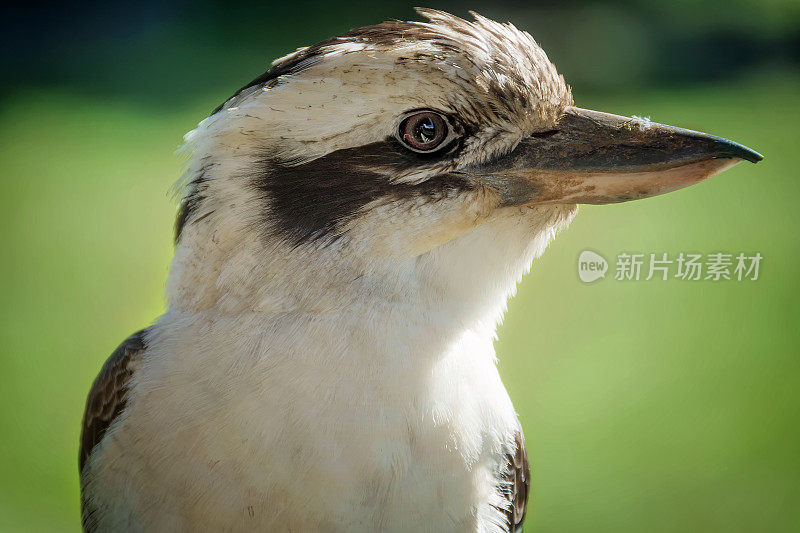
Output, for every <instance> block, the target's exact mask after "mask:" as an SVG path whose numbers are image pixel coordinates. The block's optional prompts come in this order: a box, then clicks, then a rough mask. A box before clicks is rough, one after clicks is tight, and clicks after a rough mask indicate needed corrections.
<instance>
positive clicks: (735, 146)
mask: <svg viewBox="0 0 800 533" xmlns="http://www.w3.org/2000/svg"><path fill="white" fill-rule="evenodd" d="M719 157H728V158H736V159H742V160H744V161H750V162H751V163H758V162H759V161H761V160H762V159H764V156H763V155H761V154H759V153H758V152H756V151H755V150H752V149H750V148H748V147H747V146H745V145H743V144H739V143H736V142H733V141H729V140H727V139H725V140H724V141H723V142H722V143H721V146H720V150H719Z"/></svg>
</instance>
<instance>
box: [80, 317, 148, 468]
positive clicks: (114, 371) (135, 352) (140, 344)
mask: <svg viewBox="0 0 800 533" xmlns="http://www.w3.org/2000/svg"><path fill="white" fill-rule="evenodd" d="M145 331H146V330H141V331H139V332H137V333H134V334H133V335H131V336H130V337H128V338H127V339H125V341H123V343H122V344H120V345H119V347H118V348H117V349H116V350H114V353H112V354H111V357H109V358H108V360H107V361H106V362H105V364H104V365H103V368H102V369H100V373H99V374H98V375H97V378H95V380H94V383H93V384H92V389H91V390H90V391H89V397H88V398H87V399H86V411H84V414H83V429H82V431H81V451H80V455H79V456H78V467H79V470H80V471H81V472H83V465H84V464H85V463H86V460H87V459H88V458H89V454H90V453H92V449H93V448H94V447H95V446H96V445H97V444H98V443H99V442H100V441H101V440H102V439H103V436H104V435H105V434H106V431H107V430H108V427H109V426H110V425H111V423H112V422H113V421H114V419H116V418H117V415H119V414H120V413H121V412H122V409H123V408H124V407H125V404H126V402H127V396H128V383H129V381H130V379H131V376H132V375H133V373H134V372H135V371H136V368H137V367H138V366H139V364H140V362H141V359H142V354H143V353H144V351H145V348H146V345H145V341H144V335H145Z"/></svg>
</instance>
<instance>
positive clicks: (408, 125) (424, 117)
mask: <svg viewBox="0 0 800 533" xmlns="http://www.w3.org/2000/svg"><path fill="white" fill-rule="evenodd" d="M398 134H399V137H400V140H401V141H403V144H405V145H406V146H407V147H408V148H410V149H411V150H413V151H415V152H425V153H428V152H433V151H434V150H436V149H437V148H439V147H440V146H441V145H442V143H443V142H444V141H445V140H447V139H448V138H449V137H450V135H449V131H448V127H447V121H446V120H445V119H444V118H443V117H442V116H441V115H440V114H438V113H434V112H433V111H421V112H418V113H414V114H412V115H409V116H407V117H406V118H404V119H403V121H402V122H400V131H399V132H398Z"/></svg>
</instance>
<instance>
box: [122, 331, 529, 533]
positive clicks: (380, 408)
mask: <svg viewBox="0 0 800 533" xmlns="http://www.w3.org/2000/svg"><path fill="white" fill-rule="evenodd" d="M339 333H340V334H339V335H335V334H333V333H332V332H330V331H328V332H327V334H325V333H324V332H322V331H319V328H310V329H308V330H307V331H306V332H305V334H304V335H303V336H302V339H304V340H303V341H295V342H294V344H288V343H286V342H280V338H279V337H276V336H275V335H273V336H272V337H271V339H270V340H267V341H265V340H264V339H263V338H261V339H260V340H257V339H256V337H255V336H253V337H251V338H248V337H247V336H246V335H245V336H241V335H240V336H238V337H237V338H236V339H233V338H227V339H225V338H221V337H218V338H216V339H210V338H207V339H206V340H205V342H204V344H203V348H202V349H201V350H198V349H195V350H194V353H192V355H191V357H192V358H193V361H192V365H191V366H186V367H184V369H182V368H181V366H182V363H181V362H180V361H181V360H182V359H184V357H189V355H188V353H187V354H185V355H184V354H173V357H171V358H170V359H169V363H168V364H167V365H166V367H164V366H162V367H161V368H160V369H157V374H158V375H160V376H161V377H160V378H158V379H154V380H152V381H148V383H147V385H144V384H143V385H142V390H141V392H142V394H141V395H140V399H138V403H139V405H132V408H133V409H132V411H131V417H136V416H141V417H148V420H146V421H145V422H144V423H143V425H145V426H151V427H164V425H165V424H170V426H169V428H170V429H169V431H168V432H161V434H158V435H157V436H156V437H155V440H154V441H152V442H149V443H147V444H145V445H143V446H144V447H145V448H146V449H145V450H142V449H141V448H140V450H139V451H140V452H141V451H144V452H145V453H146V454H147V455H150V456H151V457H150V459H151V460H150V461H149V462H151V463H154V462H158V463H161V464H169V465H170V466H169V470H168V471H164V472H159V473H158V477H159V479H158V483H157V485H159V486H158V487H157V488H156V489H155V490H156V491H160V490H162V488H164V487H166V488H169V489H170V490H169V491H168V492H169V496H165V498H167V499H168V500H171V505H174V507H175V508H177V509H181V513H182V516H183V517H184V518H185V520H186V523H187V524H188V525H191V524H198V523H204V524H217V523H218V524H219V525H220V526H225V527H224V528H228V527H229V526H231V524H233V525H234V526H235V527H234V528H233V529H238V528H241V529H248V528H254V527H263V528H277V527H283V528H285V527H289V528H290V529H292V530H312V529H313V530H332V531H354V530H370V531H375V530H385V531H391V530H395V531H400V530H409V529H412V530H420V531H422V530H429V529H430V530H433V529H436V530H439V531H441V530H460V531H464V530H482V529H483V528H482V527H480V523H481V521H482V520H483V515H486V514H489V513H491V512H493V511H492V509H491V508H490V505H489V502H491V501H492V500H493V497H494V496H493V494H494V492H495V491H496V490H497V483H498V471H499V469H500V468H502V464H501V463H502V460H503V454H504V451H505V450H504V445H505V444H506V443H507V440H508V438H509V436H510V435H512V434H513V431H514V428H515V424H516V419H515V415H514V411H513V407H512V406H511V404H510V401H509V399H508V396H507V394H506V392H505V389H504V388H503V386H502V384H501V382H500V380H499V376H498V375H497V371H496V369H495V366H494V362H493V352H492V351H491V350H492V347H491V340H490V339H483V338H482V337H481V336H479V335H476V334H474V333H472V332H465V333H464V334H463V335H461V336H460V337H458V338H456V339H454V340H453V341H452V342H450V343H447V344H446V345H441V344H440V345H438V346H437V348H438V349H439V353H438V354H423V353H420V352H419V350H420V346H419V345H413V346H402V343H400V342H399V341H398V340H397V339H392V338H389V339H383V340H382V341H381V342H380V343H377V344H376V343H375V342H373V341H371V340H370V339H369V338H367V336H366V335H365V336H364V337H362V338H360V339H357V338H355V339H354V338H351V339H349V340H348V339H345V338H342V336H341V332H339ZM295 339H297V336H295ZM412 350H417V352H412ZM214 352H216V353H217V356H216V357H213V353H214ZM323 352H324V353H323ZM221 354H224V355H225V356H224V357H220V355H221ZM183 364H184V365H185V364H188V362H187V361H184V362H183ZM185 368H192V369H194V370H192V371H191V372H187V371H185ZM153 370H154V371H155V370H156V369H153ZM166 376H171V377H168V378H167V377H166ZM154 378H155V375H154ZM163 379H170V380H173V384H172V386H170V387H168V388H165V387H164V386H163V383H162V384H161V386H155V387H153V386H151V385H152V384H154V383H157V381H159V380H163ZM174 380H178V381H179V382H180V383H178V382H175V381H174ZM146 389H149V392H146ZM166 390H170V393H169V394H165V393H164V391H166ZM190 405H191V406H192V409H191V410H189V411H187V406H190ZM140 427H141V426H140ZM187 450H191V453H186V451H187ZM143 484H145V485H146V484H149V485H151V486H150V487H148V488H147V489H146V490H149V491H152V490H153V487H152V485H153V483H152V480H148V479H143ZM178 487H180V489H178ZM175 489H177V490H175ZM151 494H152V492H151ZM196 502H207V504H205V505H197V503H196Z"/></svg>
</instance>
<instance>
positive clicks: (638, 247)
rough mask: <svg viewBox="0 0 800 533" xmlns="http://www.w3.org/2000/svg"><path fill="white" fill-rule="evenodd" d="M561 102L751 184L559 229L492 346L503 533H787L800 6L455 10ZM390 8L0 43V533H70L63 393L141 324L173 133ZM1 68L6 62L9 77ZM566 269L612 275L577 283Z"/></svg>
mask: <svg viewBox="0 0 800 533" xmlns="http://www.w3.org/2000/svg"><path fill="white" fill-rule="evenodd" d="M434 6H435V7H444V8H447V9H448V10H451V11H453V12H455V13H457V14H461V15H466V10H467V9H476V10H478V11H480V12H482V13H484V14H486V15H488V16H491V17H493V18H497V19H500V20H512V21H514V22H515V23H516V24H517V25H518V26H520V27H522V28H524V29H527V30H529V31H531V32H532V33H533V35H534V37H536V38H537V39H538V40H539V41H540V42H541V43H542V44H543V46H544V47H545V49H546V50H547V51H548V53H549V54H550V57H551V58H552V59H553V60H554V61H555V62H556V64H557V65H558V66H559V68H560V70H561V71H562V72H563V73H564V74H565V76H566V78H567V80H568V82H570V83H571V84H572V85H573V91H574V95H575V99H576V103H577V104H578V105H580V106H582V107H591V108H596V109H600V110H604V111H609V112H613V113H619V114H624V115H631V114H636V115H647V116H650V117H651V118H652V119H653V120H654V121H657V122H663V123H669V124H674V125H681V126H686V127H690V128H694V129H701V130H703V131H708V132H711V133H715V134H718V135H722V136H725V137H729V138H732V139H735V140H737V141H739V142H742V143H744V144H746V145H748V146H750V147H752V148H754V149H756V150H758V151H760V152H762V153H763V154H764V155H765V157H766V159H765V160H764V161H763V162H761V163H759V164H758V165H757V166H753V165H750V164H747V163H743V164H741V165H739V166H737V167H736V168H734V169H732V170H730V171H728V172H726V173H724V174H723V175H720V176H717V177H715V178H713V179H711V180H709V181H707V182H704V183H702V184H700V185H697V186H695V187H692V188H689V189H685V190H682V191H678V192H676V193H673V194H669V195H666V196H662V197H657V198H652V199H648V200H642V201H639V202H633V203H628V204H620V205H613V206H598V207H595V206H585V207H582V209H581V212H580V213H579V215H578V217H577V218H576V220H575V221H574V222H573V224H572V226H571V227H570V228H569V229H568V230H566V231H565V232H564V233H562V234H561V235H560V236H559V238H557V239H556V241H555V243H554V244H553V245H551V247H550V249H549V250H548V251H547V253H546V254H545V255H544V257H543V258H541V259H540V260H538V261H537V262H536V263H535V264H534V268H533V272H532V274H531V275H529V276H527V277H526V278H525V279H524V281H523V282H522V284H521V285H520V288H519V294H518V296H517V297H516V298H515V299H513V300H512V301H511V303H510V306H509V311H508V314H507V317H506V320H505V323H504V324H503V325H502V326H501V328H500V331H499V338H500V340H499V341H498V342H497V349H498V355H499V360H500V369H501V372H502V374H503V377H504V380H505V382H506V384H507V385H508V388H509V392H510V394H511V397H512V398H513V400H514V402H515V405H516V407H517V409H518V411H519V414H520V417H521V419H522V423H523V426H524V428H525V432H526V437H527V441H528V448H529V454H530V456H531V458H532V461H533V471H534V480H533V485H534V494H533V500H532V504H531V507H530V515H529V519H528V523H527V524H528V527H527V530H528V531H555V532H565V531H615V532H619V531H675V532H684V531H726V532H729V531H773V532H775V531H800V455H799V454H800V438H799V437H800V431H798V421H799V420H798V418H799V417H798V415H800V394H798V389H799V388H800V357H798V356H800V353H798V352H799V350H798V348H797V347H798V343H799V341H800V330H799V328H800V304H798V293H799V292H800V291H798V284H800V268H798V264H799V263H800V246H799V245H800V240H799V239H798V221H799V220H798V219H799V218H800V215H798V209H797V207H796V204H797V200H798V198H800V173H799V172H798V170H800V165H798V157H799V156H800V149H798V124H800V70H799V69H798V58H800V4H798V2H796V1H781V0H768V1H763V2H736V1H734V2H722V1H709V2H704V3H702V4H701V3H695V2H689V1H675V2H670V3H669V5H668V6H667V5H665V3H661V2H656V1H655V0H653V1H647V0H642V1H638V2H609V3H603V4H597V3H592V2H564V3H557V2H528V3H518V4H515V3H508V4H506V3H503V2H487V1H486V0H478V1H476V2H475V3H474V4H463V3H458V4H456V3H452V2H451V3H449V4H448V3H444V4H442V3H435V4H434ZM414 17H415V16H414V14H413V12H412V11H411V9H410V7H409V5H407V4H405V3H400V2H390V3H385V4H379V5H375V4H374V3H371V4H358V3H348V4H347V5H340V4H335V3H321V2H304V3H301V4H291V5H290V4H289V3H283V4H275V5H273V4H270V3H268V2H260V3H248V2H245V3H236V4H230V5H225V4H222V3H214V2H210V3H209V2H200V3H197V4H192V5H191V6H190V5H189V4H184V3H181V2H166V3H163V2H140V3H137V4H135V5H134V4H130V5H126V4H108V3H105V4H95V5H91V4H86V5H82V4H81V5H77V6H76V5H72V6H70V8H69V9H67V8H65V7H56V6H53V5H51V4H46V5H44V4H43V5H40V6H37V5H33V6H28V7H25V8H19V9H18V10H17V11H11V12H10V15H8V16H7V17H4V19H5V20H4V22H2V25H0V33H2V34H3V37H2V38H3V39H4V40H5V41H4V42H3V43H2V44H3V45H4V49H5V50H6V52H4V55H5V57H4V58H3V60H2V61H3V62H2V63H1V64H0V67H2V68H0V70H2V74H0V78H1V79H0V81H2V89H1V90H0V97H1V99H0V232H1V233H2V242H3V253H2V257H1V258H0V280H2V281H1V283H2V292H0V298H2V307H1V308H0V429H2V438H0V530H3V531H37V532H38V531H76V530H78V529H79V504H78V475H77V447H78V435H79V431H80V418H81V414H82V409H83V402H84V399H85V394H86V392H87V391H88V388H89V386H90V384H91V381H92V379H93V378H94V376H95V374H96V372H97V370H98V369H99V367H100V365H101V364H102V362H103V361H104V359H105V358H106V357H107V356H108V354H109V353H110V352H111V351H112V350H113V349H114V348H115V347H116V346H117V344H118V343H119V342H120V341H121V340H122V339H124V338H125V337H126V336H127V335H129V334H130V333H132V332H134V331H136V330H138V329H140V328H141V327H143V326H146V325H147V324H148V323H149V322H150V321H152V320H153V319H154V318H155V317H156V316H158V315H159V314H160V313H161V312H162V310H163V299H162V292H163V286H164V279H165V276H166V274H167V269H168V263H169V259H170V256H171V253H172V243H171V233H172V222H173V218H174V215H175V200H174V198H172V197H171V196H170V194H169V192H170V188H171V185H172V184H173V182H174V181H175V180H177V178H178V177H179V175H180V169H181V162H180V161H179V160H178V158H177V157H175V156H174V154H173V149H174V148H175V147H176V146H177V145H178V144H179V143H180V142H181V135H182V134H183V133H184V132H186V131H188V130H190V129H192V127H193V126H194V124H196V123H197V122H198V121H199V120H201V119H202V118H203V117H204V116H206V115H207V113H208V112H209V110H210V109H212V108H213V107H215V106H216V105H217V104H218V103H220V102H221V101H222V100H224V99H225V97H227V96H228V95H229V94H230V93H231V92H233V91H234V90H235V89H236V88H238V87H239V86H240V85H242V84H244V83H245V82H246V81H249V80H250V79H251V78H253V77H255V76H256V75H258V74H260V73H261V72H262V71H263V70H264V69H265V68H266V66H267V64H268V62H269V61H270V60H271V59H272V58H274V57H277V56H279V55H282V54H283V53H285V52H287V51H289V50H291V49H293V48H295V47H297V46H300V45H303V44H311V43H313V42H314V41H317V40H320V39H322V38H325V37H327V36H330V35H333V34H336V33H341V32H343V31H346V30H347V29H349V28H352V27H355V26H359V25H364V24H370V23H374V22H377V21H379V20H382V19H385V18H403V19H408V18H414ZM9 51H10V52H9ZM584 249H592V250H595V251H598V252H600V253H602V254H603V255H604V256H605V257H606V258H607V259H609V261H610V262H611V263H612V270H610V271H609V273H608V275H607V277H606V279H604V280H600V281H598V282H596V283H593V284H583V283H581V282H580V281H579V279H578V276H577V268H576V266H577V265H576V264H577V257H578V255H579V253H580V252H581V251H582V250H584ZM719 251H722V252H729V253H734V254H736V253H738V252H746V253H749V254H752V253H754V252H760V253H761V254H762V255H763V256H764V259H763V262H762V265H761V272H760V279H758V281H754V282H753V281H742V282H737V281H720V282H711V281H697V282H691V281H681V280H675V279H671V280H669V281H660V280H652V281H638V282H636V281H625V282H623V281H615V280H614V279H613V262H614V259H615V257H616V255H617V254H618V253H620V252H640V253H648V254H649V253H658V254H660V253H663V252H667V253H669V254H671V255H675V254H677V253H679V252H697V253H703V254H708V253H714V252H719Z"/></svg>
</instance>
